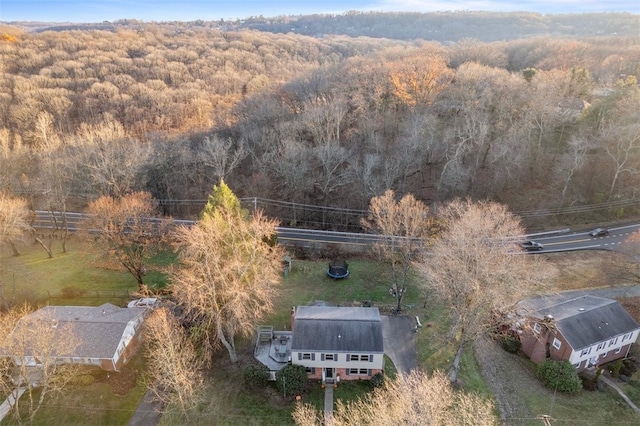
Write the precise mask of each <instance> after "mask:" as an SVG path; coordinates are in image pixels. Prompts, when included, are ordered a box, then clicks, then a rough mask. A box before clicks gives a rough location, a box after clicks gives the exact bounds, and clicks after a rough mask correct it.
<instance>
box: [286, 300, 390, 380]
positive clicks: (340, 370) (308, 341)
mask: <svg viewBox="0 0 640 426" xmlns="http://www.w3.org/2000/svg"><path fill="white" fill-rule="evenodd" d="M292 315H293V318H292V339H291V352H290V353H291V363H292V364H297V365H302V366H304V367H306V369H307V373H308V376H309V378H310V379H321V380H322V382H323V383H327V382H328V383H333V382H334V381H339V380H355V379H368V378H371V377H372V376H374V375H375V374H377V373H379V372H381V371H382V369H383V366H384V347H383V341H382V320H381V318H380V312H379V311H378V308H370V307H367V308H363V307H334V306H298V308H297V309H296V310H295V312H293V313H292Z"/></svg>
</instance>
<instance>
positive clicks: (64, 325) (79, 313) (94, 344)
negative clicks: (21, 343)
mask: <svg viewBox="0 0 640 426" xmlns="http://www.w3.org/2000/svg"><path fill="white" fill-rule="evenodd" d="M148 312H149V310H148V309H147V308H143V307H133V308H119V307H117V306H115V305H112V304H110V303H105V304H103V305H101V306H45V307H44V308H41V309H39V310H37V311H35V312H33V313H31V314H29V315H28V317H31V318H33V319H42V320H46V321H50V322H51V324H52V325H51V333H54V334H55V333H62V332H69V330H71V333H73V335H74V337H75V338H76V339H78V341H79V345H78V347H77V348H76V350H75V351H74V353H73V354H71V355H67V356H63V357H57V358H58V359H57V362H58V363H61V364H86V365H95V366H98V367H100V368H102V369H103V370H107V371H119V370H120V369H121V368H122V366H124V365H125V364H126V363H127V362H128V361H129V360H130V359H131V357H132V356H133V355H134V354H135V352H136V351H137V349H138V346H139V345H140V341H141V333H140V331H141V326H142V324H143V323H144V320H145V318H146V316H147V314H148ZM25 318H26V317H23V318H21V319H20V320H19V321H18V323H17V324H16V327H15V328H14V330H13V331H12V334H13V333H20V330H19V329H20V327H23V326H25V320H24V319H25ZM18 335H19V334H18ZM10 338H11V337H9V339H10ZM14 361H15V362H16V363H18V364H22V363H26V364H28V365H37V364H38V363H37V360H36V359H35V358H34V357H33V356H30V354H29V353H26V354H25V356H24V357H20V358H15V357H14Z"/></svg>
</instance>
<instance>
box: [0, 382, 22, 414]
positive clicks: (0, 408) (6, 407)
mask: <svg viewBox="0 0 640 426" xmlns="http://www.w3.org/2000/svg"><path fill="white" fill-rule="evenodd" d="M26 390H27V388H18V392H17V393H18V396H17V397H16V395H15V394H16V391H15V390H13V391H11V394H9V396H8V397H7V399H6V400H5V401H4V402H3V403H2V404H1V405H0V422H1V421H2V419H4V418H5V416H6V415H7V414H9V411H11V408H12V407H13V406H14V405H15V403H16V400H18V399H20V397H21V396H22V394H23V393H24V392H25V391H26Z"/></svg>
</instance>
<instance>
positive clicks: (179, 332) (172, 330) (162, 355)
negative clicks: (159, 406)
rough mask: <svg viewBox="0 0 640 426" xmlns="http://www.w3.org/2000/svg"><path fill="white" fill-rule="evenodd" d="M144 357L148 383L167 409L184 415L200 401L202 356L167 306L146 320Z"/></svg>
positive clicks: (157, 310)
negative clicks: (148, 378) (148, 374)
mask: <svg viewBox="0 0 640 426" xmlns="http://www.w3.org/2000/svg"><path fill="white" fill-rule="evenodd" d="M144 330H145V344H146V349H147V350H146V353H145V355H146V358H147V360H148V364H147V365H148V366H149V372H150V375H151V378H150V382H149V384H148V385H147V387H148V388H149V389H150V390H151V391H152V392H153V393H154V395H155V397H156V398H157V399H158V400H159V401H161V402H163V403H164V404H165V406H166V407H167V409H169V410H171V409H172V408H175V407H177V410H179V411H180V412H181V413H182V414H183V415H185V416H187V413H188V411H189V410H190V409H192V408H193V407H194V406H195V405H196V404H197V402H198V401H199V397H200V391H201V388H202V384H203V380H202V374H201V369H202V367H203V362H202V360H201V359H200V358H199V357H198V354H197V351H196V349H195V347H194V345H193V343H192V342H191V340H189V337H188V336H187V333H186V331H185V329H184V328H182V326H181V325H180V323H179V321H178V319H177V318H176V317H175V316H174V315H173V313H171V311H169V309H167V308H160V309H156V310H155V311H154V312H153V313H152V314H151V316H150V317H149V318H148V319H147V320H146V321H145V329H144Z"/></svg>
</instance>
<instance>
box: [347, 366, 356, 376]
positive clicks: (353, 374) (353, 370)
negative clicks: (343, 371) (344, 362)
mask: <svg viewBox="0 0 640 426" xmlns="http://www.w3.org/2000/svg"><path fill="white" fill-rule="evenodd" d="M348 373H349V375H350V376H357V375H358V369H357V368H350V369H349V370H348Z"/></svg>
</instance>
